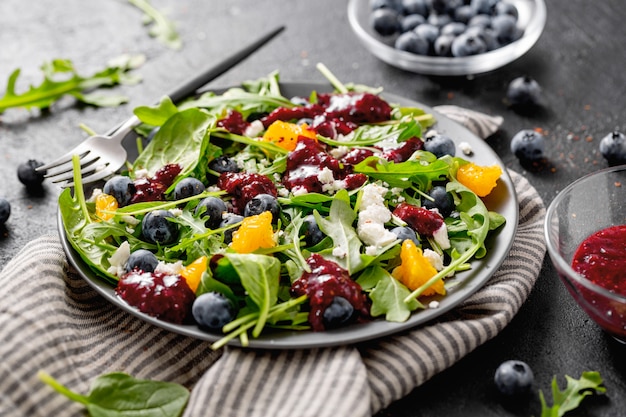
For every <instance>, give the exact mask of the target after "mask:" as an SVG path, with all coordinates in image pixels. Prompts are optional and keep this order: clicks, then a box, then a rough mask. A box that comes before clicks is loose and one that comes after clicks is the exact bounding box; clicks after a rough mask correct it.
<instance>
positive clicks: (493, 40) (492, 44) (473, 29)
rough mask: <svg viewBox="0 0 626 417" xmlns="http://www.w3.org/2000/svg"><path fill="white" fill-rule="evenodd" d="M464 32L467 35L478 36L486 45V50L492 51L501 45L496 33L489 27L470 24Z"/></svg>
mask: <svg viewBox="0 0 626 417" xmlns="http://www.w3.org/2000/svg"><path fill="white" fill-rule="evenodd" d="M465 33H466V34H467V35H468V36H475V37H478V38H480V39H481V40H482V41H483V42H484V43H485V46H487V50H488V51H492V50H494V49H497V48H499V47H500V46H501V45H500V42H499V41H498V37H497V36H496V33H495V32H494V30H493V29H491V28H490V27H482V26H470V27H468V28H467V30H466V31H465Z"/></svg>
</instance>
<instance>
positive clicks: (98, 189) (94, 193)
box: [87, 188, 102, 203]
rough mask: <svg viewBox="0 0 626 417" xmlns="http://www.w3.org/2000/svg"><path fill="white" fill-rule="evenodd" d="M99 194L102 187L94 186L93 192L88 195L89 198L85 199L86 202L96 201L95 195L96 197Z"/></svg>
mask: <svg viewBox="0 0 626 417" xmlns="http://www.w3.org/2000/svg"><path fill="white" fill-rule="evenodd" d="M100 194H102V189H101V188H94V190H93V192H92V193H91V197H89V200H87V202H88V203H95V202H96V197H98V196H99V195H100Z"/></svg>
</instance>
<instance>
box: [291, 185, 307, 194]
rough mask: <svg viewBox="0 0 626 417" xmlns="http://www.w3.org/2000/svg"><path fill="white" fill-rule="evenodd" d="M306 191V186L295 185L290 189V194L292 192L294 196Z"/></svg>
mask: <svg viewBox="0 0 626 417" xmlns="http://www.w3.org/2000/svg"><path fill="white" fill-rule="evenodd" d="M308 193H309V191H308V190H307V189H306V187H303V186H301V185H297V186H295V187H293V188H292V189H291V194H293V195H294V196H296V197H297V196H299V195H305V194H308Z"/></svg>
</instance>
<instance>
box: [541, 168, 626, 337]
mask: <svg viewBox="0 0 626 417" xmlns="http://www.w3.org/2000/svg"><path fill="white" fill-rule="evenodd" d="M625 224H626V165H622V166H617V167H612V168H607V169H603V170H600V171H597V172H594V173H592V174H589V175H587V176H584V177H582V178H580V179H579V180H577V181H575V182H573V183H572V184H570V185H568V186H567V187H566V188H565V189H563V190H562V191H561V192H559V194H558V195H557V196H556V198H555V199H554V200H553V201H552V203H551V204H550V206H549V207H548V210H547V213H546V220H545V228H544V231H545V238H546V243H547V248H548V254H549V256H550V259H551V260H552V263H553V264H554V266H555V268H556V270H557V272H558V274H559V277H560V278H561V281H562V282H563V283H564V284H565V286H566V287H567V290H568V291H569V293H570V294H571V295H572V297H574V299H575V300H576V302H577V303H578V304H579V305H580V306H581V307H582V309H583V310H584V311H585V312H586V313H587V314H588V315H589V317H591V319H593V321H595V322H596V323H597V324H598V325H599V326H600V327H601V328H602V329H604V330H605V331H606V332H607V333H608V334H610V335H611V336H613V337H614V338H615V339H617V340H618V341H620V342H622V343H626V296H624V295H619V294H616V293H615V292H611V291H608V290H607V289H605V288H603V287H600V286H598V285H596V284H594V283H592V282H591V281H589V280H587V279H585V278H584V277H583V276H581V275H580V274H578V273H576V272H575V271H574V270H573V269H572V267H571V263H572V258H573V256H574V253H575V252H576V250H577V249H578V247H579V246H580V244H581V243H582V242H583V240H585V239H586V238H587V237H588V236H590V235H592V234H594V233H595V232H597V231H599V230H602V229H606V228H607V227H611V226H618V225H625ZM624 256H626V253H625V254H624ZM624 280H625V284H626V271H625V273H624Z"/></svg>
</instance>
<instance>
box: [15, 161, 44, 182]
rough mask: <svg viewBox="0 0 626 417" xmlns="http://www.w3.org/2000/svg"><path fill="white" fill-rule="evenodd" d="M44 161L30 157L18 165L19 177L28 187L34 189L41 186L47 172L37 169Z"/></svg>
mask: <svg viewBox="0 0 626 417" xmlns="http://www.w3.org/2000/svg"><path fill="white" fill-rule="evenodd" d="M42 165H43V163H42V162H39V161H37V160H34V159H29V160H28V161H26V162H23V163H21V164H19V165H18V167H17V178H18V179H19V180H20V182H21V183H22V184H24V185H25V186H26V188H28V189H34V188H38V187H41V184H43V181H44V179H45V175H46V172H45V171H42V172H39V171H37V168H39V167H40V166H42Z"/></svg>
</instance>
